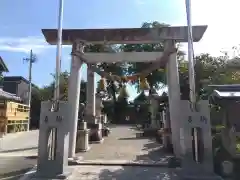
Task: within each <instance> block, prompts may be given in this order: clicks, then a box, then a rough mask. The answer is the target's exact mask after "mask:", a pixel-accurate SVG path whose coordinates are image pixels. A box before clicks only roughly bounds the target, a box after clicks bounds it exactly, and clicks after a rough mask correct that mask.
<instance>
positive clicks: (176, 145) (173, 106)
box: [165, 40, 182, 158]
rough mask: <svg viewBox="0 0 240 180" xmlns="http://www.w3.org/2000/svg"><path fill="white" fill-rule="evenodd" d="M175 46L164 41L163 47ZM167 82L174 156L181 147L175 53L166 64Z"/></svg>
mask: <svg viewBox="0 0 240 180" xmlns="http://www.w3.org/2000/svg"><path fill="white" fill-rule="evenodd" d="M173 46H174V47H175V42H174V41H171V40H168V41H166V43H165V48H166V49H168V48H171V47H173ZM167 84H168V99H169V110H170V121H171V132H172V144H173V149H174V154H175V156H176V157H178V158H179V157H180V155H181V151H182V150H181V147H180V141H179V133H180V128H181V121H182V118H181V113H180V111H179V109H180V100H181V98H180V84H179V72H178V62H177V53H173V54H171V55H170V60H169V61H168V64H167Z"/></svg>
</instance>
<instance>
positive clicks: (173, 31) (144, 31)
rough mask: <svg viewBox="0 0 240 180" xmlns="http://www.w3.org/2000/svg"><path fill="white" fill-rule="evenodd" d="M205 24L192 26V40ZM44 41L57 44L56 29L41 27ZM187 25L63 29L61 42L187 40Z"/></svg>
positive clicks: (204, 28)
mask: <svg viewBox="0 0 240 180" xmlns="http://www.w3.org/2000/svg"><path fill="white" fill-rule="evenodd" d="M206 29H207V26H206V25H204V26H193V31H192V32H193V41H194V42H198V41H200V40H201V38H202V36H203V34H204V33H205V31H206ZM42 33H43V35H44V37H45V39H46V41H47V42H48V43H49V44H51V45H56V44H57V39H58V38H57V34H58V30H57V29H42ZM187 35H188V29H187V26H169V27H161V28H121V29H63V30H62V44H63V45H71V44H73V43H74V41H76V40H81V41H84V42H86V43H90V44H105V43H106V42H107V43H108V44H143V43H147V44H158V43H159V42H163V41H165V40H176V41H177V42H187V40H188V38H187V37H188V36H187Z"/></svg>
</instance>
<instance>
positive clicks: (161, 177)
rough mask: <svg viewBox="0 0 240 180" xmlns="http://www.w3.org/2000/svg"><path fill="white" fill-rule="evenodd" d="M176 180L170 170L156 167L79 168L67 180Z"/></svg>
mask: <svg viewBox="0 0 240 180" xmlns="http://www.w3.org/2000/svg"><path fill="white" fill-rule="evenodd" d="M131 179H132V180H177V179H178V178H177V176H176V175H175V173H174V172H173V171H172V170H171V169H167V168H157V167H123V166H80V167H78V168H76V169H75V171H74V172H73V174H72V176H70V178H69V180H131Z"/></svg>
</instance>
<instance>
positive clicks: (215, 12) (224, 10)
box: [184, 0, 240, 55]
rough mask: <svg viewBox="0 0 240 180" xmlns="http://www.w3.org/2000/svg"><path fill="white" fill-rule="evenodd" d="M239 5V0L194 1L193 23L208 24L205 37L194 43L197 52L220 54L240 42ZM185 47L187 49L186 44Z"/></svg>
mask: <svg viewBox="0 0 240 180" xmlns="http://www.w3.org/2000/svg"><path fill="white" fill-rule="evenodd" d="M239 7H240V1H239V0H228V1H226V0H210V1H209V0H201V1H195V0H194V1H192V24H193V25H208V29H207V31H206V32H205V35H204V37H203V39H202V40H201V41H200V42H198V43H195V44H194V50H195V54H200V53H205V52H207V53H210V54H212V55H220V51H223V50H224V51H225V50H226V51H230V52H231V51H232V50H231V48H232V47H233V46H236V45H238V44H240V33H239V32H240V24H239V23H238V20H239V17H238V13H237V12H238V11H239ZM184 8H185V7H184ZM184 18H186V15H185V16H184ZM185 22H186V20H185ZM185 24H186V23H185ZM184 47H185V48H184V49H185V50H187V48H186V47H187V45H186V44H185V45H184Z"/></svg>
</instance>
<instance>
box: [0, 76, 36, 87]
mask: <svg viewBox="0 0 240 180" xmlns="http://www.w3.org/2000/svg"><path fill="white" fill-rule="evenodd" d="M3 81H24V82H25V83H27V84H29V81H28V80H27V79H26V78H24V77H22V76H4V77H3ZM32 86H33V87H35V88H38V87H37V86H36V85H35V84H33V83H32Z"/></svg>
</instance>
